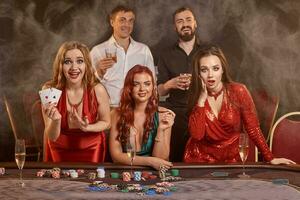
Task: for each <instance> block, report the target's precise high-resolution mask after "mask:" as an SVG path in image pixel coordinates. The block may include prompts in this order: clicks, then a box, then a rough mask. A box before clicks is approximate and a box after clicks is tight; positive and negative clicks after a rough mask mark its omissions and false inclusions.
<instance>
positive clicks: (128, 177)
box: [122, 172, 131, 181]
mask: <svg viewBox="0 0 300 200" xmlns="http://www.w3.org/2000/svg"><path fill="white" fill-rule="evenodd" d="M122 177H123V181H130V180H131V174H130V172H123V173H122Z"/></svg>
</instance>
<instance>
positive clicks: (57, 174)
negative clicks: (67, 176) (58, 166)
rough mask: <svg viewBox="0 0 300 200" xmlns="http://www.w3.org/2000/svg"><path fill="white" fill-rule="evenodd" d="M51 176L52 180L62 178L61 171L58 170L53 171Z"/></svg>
mask: <svg viewBox="0 0 300 200" xmlns="http://www.w3.org/2000/svg"><path fill="white" fill-rule="evenodd" d="M51 176H52V178H60V171H56V170H54V171H52V172H51Z"/></svg>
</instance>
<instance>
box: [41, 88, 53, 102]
mask: <svg viewBox="0 0 300 200" xmlns="http://www.w3.org/2000/svg"><path fill="white" fill-rule="evenodd" d="M39 95H40V98H41V102H42V104H43V105H44V104H46V103H49V102H50V97H49V95H50V88H47V89H45V90H41V91H39Z"/></svg>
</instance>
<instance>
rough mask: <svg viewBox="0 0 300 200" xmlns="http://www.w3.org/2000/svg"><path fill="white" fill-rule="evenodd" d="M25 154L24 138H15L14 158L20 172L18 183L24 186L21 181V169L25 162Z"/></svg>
mask: <svg viewBox="0 0 300 200" xmlns="http://www.w3.org/2000/svg"><path fill="white" fill-rule="evenodd" d="M25 156H26V148H25V140H23V139H16V143H15V159H16V163H17V166H18V168H19V172H20V185H21V187H24V186H25V183H24V182H23V177H22V175H23V174H22V170H23V166H24V163H25Z"/></svg>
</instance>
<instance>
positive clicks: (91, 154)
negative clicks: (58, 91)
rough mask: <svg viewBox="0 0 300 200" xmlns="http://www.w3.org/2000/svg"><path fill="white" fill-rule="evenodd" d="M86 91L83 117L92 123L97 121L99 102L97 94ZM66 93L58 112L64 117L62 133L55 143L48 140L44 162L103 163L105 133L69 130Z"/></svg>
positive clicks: (63, 93)
mask: <svg viewBox="0 0 300 200" xmlns="http://www.w3.org/2000/svg"><path fill="white" fill-rule="evenodd" d="M89 94H90V90H85V91H84V94H83V95H84V96H83V110H82V116H87V117H88V120H89V122H90V123H95V122H96V119H97V108H98V102H97V99H96V94H95V92H94V91H93V92H92V96H90V95H89ZM66 99H67V98H66V91H65V90H63V92H62V95H61V98H60V100H59V102H58V106H57V108H58V110H59V112H60V113H61V115H62V118H61V132H60V136H59V137H58V139H57V140H56V141H55V142H53V141H50V140H49V139H46V140H47V142H46V149H45V155H44V160H45V161H49V162H51V161H53V162H103V161H104V158H105V152H106V143H105V134H104V132H103V131H102V132H83V131H82V130H80V129H69V127H68V120H67V119H68V111H67V101H66Z"/></svg>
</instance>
